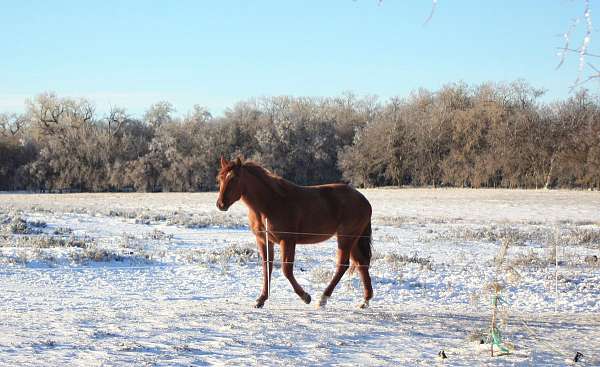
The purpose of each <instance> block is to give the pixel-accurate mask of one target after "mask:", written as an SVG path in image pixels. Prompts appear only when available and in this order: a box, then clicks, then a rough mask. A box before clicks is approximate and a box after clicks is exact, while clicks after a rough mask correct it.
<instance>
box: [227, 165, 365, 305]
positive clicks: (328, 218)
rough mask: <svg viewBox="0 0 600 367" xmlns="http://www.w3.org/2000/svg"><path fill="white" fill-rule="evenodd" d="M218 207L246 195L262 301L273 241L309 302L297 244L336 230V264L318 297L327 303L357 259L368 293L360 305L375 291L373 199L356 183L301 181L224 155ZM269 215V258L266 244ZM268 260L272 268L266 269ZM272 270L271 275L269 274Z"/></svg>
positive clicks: (320, 239)
mask: <svg viewBox="0 0 600 367" xmlns="http://www.w3.org/2000/svg"><path fill="white" fill-rule="evenodd" d="M218 180H219V199H218V200H217V207H218V208H219V209H220V210H223V211H225V210H227V209H229V207H230V206H231V205H232V204H233V203H235V202H236V201H238V200H240V199H242V201H243V202H244V204H246V206H247V207H248V209H249V210H248V217H249V219H250V228H251V230H252V232H253V233H254V234H255V235H256V243H257V245H258V250H259V253H260V255H261V257H262V260H263V261H262V266H263V288H262V293H261V295H260V297H258V299H257V300H256V307H259V308H260V307H262V306H263V305H264V303H265V301H266V300H267V299H268V298H269V294H268V284H269V282H270V279H268V277H269V276H270V275H271V274H272V270H273V243H279V245H280V248H281V263H282V264H281V268H282V271H283V274H284V275H285V277H286V278H287V279H288V280H289V281H290V283H291V285H292V287H293V288H294V291H295V292H296V294H298V296H300V298H301V299H302V300H303V301H304V302H305V303H310V301H311V297H310V295H309V294H308V293H306V292H305V291H304V289H302V287H301V286H300V284H298V282H297V281H296V278H294V271H293V269H294V264H293V263H294V255H295V252H296V244H309V243H318V242H323V241H325V240H327V239H328V238H330V237H332V236H333V235H337V242H338V250H337V269H336V272H335V275H334V276H333V279H331V282H330V283H329V285H328V286H327V288H325V291H324V292H323V295H322V296H321V299H320V301H319V305H318V306H319V307H324V306H325V305H326V304H327V300H328V299H329V297H331V293H332V292H333V290H334V288H335V286H336V285H337V284H338V282H339V281H340V279H341V278H342V276H343V275H344V273H345V272H346V270H347V269H348V267H349V265H350V259H352V262H353V267H356V268H358V272H359V274H360V277H361V280H362V283H363V286H364V293H365V298H364V302H363V303H362V304H361V306H360V307H361V308H365V307H367V306H368V305H369V300H370V299H371V298H372V297H373V288H372V286H371V277H370V276H369V263H370V261H371V205H370V204H369V202H368V201H367V199H366V198H365V197H364V196H363V195H362V194H361V193H360V192H358V191H357V190H355V189H354V188H352V187H350V186H348V185H345V184H328V185H320V186H298V185H296V184H293V183H292V182H289V181H287V180H285V179H283V178H281V177H279V176H276V175H274V174H272V173H271V172H269V171H267V170H266V169H264V168H262V167H261V166H259V165H257V164H256V163H252V162H242V160H241V159H240V158H237V159H236V160H235V161H232V162H229V161H227V160H226V159H224V158H221V170H220V172H219V176H218ZM265 220H267V221H268V238H269V251H268V254H269V259H268V261H267V259H266V257H267V246H266V244H265V242H266V241H265ZM267 266H268V267H269V270H268V271H267ZM267 274H268V275H267Z"/></svg>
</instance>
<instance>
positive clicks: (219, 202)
mask: <svg viewBox="0 0 600 367" xmlns="http://www.w3.org/2000/svg"><path fill="white" fill-rule="evenodd" d="M217 208H219V210H220V211H222V212H225V211H227V209H229V206H228V205H225V203H224V202H223V201H222V200H217Z"/></svg>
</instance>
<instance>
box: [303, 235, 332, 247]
mask: <svg viewBox="0 0 600 367" xmlns="http://www.w3.org/2000/svg"><path fill="white" fill-rule="evenodd" d="M332 236H333V233H332V234H312V235H309V234H303V235H302V236H299V237H298V239H297V242H296V243H299V244H313V243H319V242H323V241H327V240H328V239H330V238H331V237H332Z"/></svg>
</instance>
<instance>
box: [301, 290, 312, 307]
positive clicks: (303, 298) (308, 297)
mask: <svg viewBox="0 0 600 367" xmlns="http://www.w3.org/2000/svg"><path fill="white" fill-rule="evenodd" d="M301 298H302V300H303V301H304V303H306V304H307V305H308V304H310V301H312V298H311V297H310V294H308V293H306V292H305V293H304V295H303V296H302V297H301Z"/></svg>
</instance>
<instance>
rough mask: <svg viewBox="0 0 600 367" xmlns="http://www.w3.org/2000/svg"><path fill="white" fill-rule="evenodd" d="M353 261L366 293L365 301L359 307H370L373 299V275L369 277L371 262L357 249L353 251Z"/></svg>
mask: <svg viewBox="0 0 600 367" xmlns="http://www.w3.org/2000/svg"><path fill="white" fill-rule="evenodd" d="M351 255H352V261H353V262H354V263H355V264H356V267H357V268H358V274H360V280H361V281H362V284H363V288H364V291H365V299H364V301H363V303H361V305H360V306H359V307H360V308H367V307H369V300H370V299H371V298H373V286H372V285H371V275H369V263H370V260H367V259H365V258H364V256H363V255H362V254H361V253H360V251H359V249H358V248H357V247H354V248H353V249H352V253H351Z"/></svg>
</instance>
